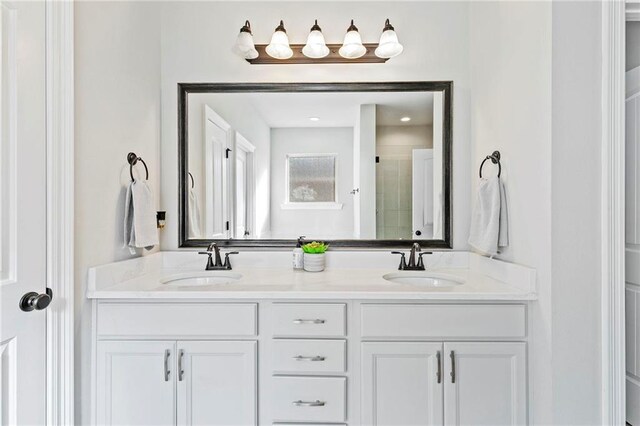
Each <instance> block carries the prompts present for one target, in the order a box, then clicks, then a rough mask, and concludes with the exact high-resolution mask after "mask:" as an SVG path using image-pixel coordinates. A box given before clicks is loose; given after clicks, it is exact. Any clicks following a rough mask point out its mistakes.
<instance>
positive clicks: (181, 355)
mask: <svg viewBox="0 0 640 426" xmlns="http://www.w3.org/2000/svg"><path fill="white" fill-rule="evenodd" d="M182 358H184V351H183V350H182V349H180V352H178V381H179V382H181V381H182V379H183V378H184V368H183V366H182Z"/></svg>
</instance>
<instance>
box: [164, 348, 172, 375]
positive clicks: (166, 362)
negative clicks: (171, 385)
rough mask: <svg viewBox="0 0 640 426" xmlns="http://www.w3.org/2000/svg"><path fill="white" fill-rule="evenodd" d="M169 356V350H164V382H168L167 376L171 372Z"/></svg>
mask: <svg viewBox="0 0 640 426" xmlns="http://www.w3.org/2000/svg"><path fill="white" fill-rule="evenodd" d="M170 356H171V351H170V350H169V349H165V350H164V381H165V382H168V381H169V375H170V374H171V370H169V357H170Z"/></svg>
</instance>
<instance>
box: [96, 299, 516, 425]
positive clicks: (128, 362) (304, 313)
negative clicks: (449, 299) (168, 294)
mask: <svg viewBox="0 0 640 426" xmlns="http://www.w3.org/2000/svg"><path fill="white" fill-rule="evenodd" d="M94 303H95V305H94V306H95V308H96V315H95V325H94V333H95V334H94V336H95V340H94V349H95V357H94V360H95V363H96V365H95V369H94V373H95V375H94V378H95V381H94V388H93V390H94V419H95V422H96V423H97V424H100V425H103V424H106V425H116V424H117V425H123V424H126V425H196V424H198V425H214V426H215V425H220V426H221V425H258V424H260V425H264V426H273V425H288V426H290V425H295V424H305V425H307V426H319V425H333V426H337V425H349V426H370V425H388V426H394V425H397V426H408V425H458V424H473V425H526V424H527V422H528V419H527V389H528V385H527V326H526V325H527V322H526V311H527V306H526V304H524V303H507V302H502V303H500V302H495V303H460V302H458V303H446V302H439V303H434V302H428V301H407V302H402V301H389V302H383V301H359V300H348V299H346V300H336V299H332V300H303V299H300V300H297V299H288V300H260V301H258V300H256V301H252V302H244V301H240V302H233V301H228V302H225V301H210V302H202V301H189V300H187V301H179V300H166V301H154V300H151V301H149V300H140V301H136V300H130V301H95V302H94ZM258 354H259V355H258Z"/></svg>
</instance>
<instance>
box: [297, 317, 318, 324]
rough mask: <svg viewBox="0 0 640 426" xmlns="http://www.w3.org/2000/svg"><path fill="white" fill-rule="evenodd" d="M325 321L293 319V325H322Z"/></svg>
mask: <svg viewBox="0 0 640 426" xmlns="http://www.w3.org/2000/svg"><path fill="white" fill-rule="evenodd" d="M325 322H326V321H325V320H323V319H301V318H299V319H294V320H293V323H294V324H324V323H325Z"/></svg>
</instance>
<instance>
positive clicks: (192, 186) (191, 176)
mask: <svg viewBox="0 0 640 426" xmlns="http://www.w3.org/2000/svg"><path fill="white" fill-rule="evenodd" d="M189 177H190V178H191V189H193V188H195V187H196V181H195V180H193V175H192V174H191V172H189Z"/></svg>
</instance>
